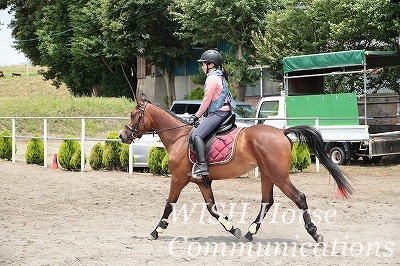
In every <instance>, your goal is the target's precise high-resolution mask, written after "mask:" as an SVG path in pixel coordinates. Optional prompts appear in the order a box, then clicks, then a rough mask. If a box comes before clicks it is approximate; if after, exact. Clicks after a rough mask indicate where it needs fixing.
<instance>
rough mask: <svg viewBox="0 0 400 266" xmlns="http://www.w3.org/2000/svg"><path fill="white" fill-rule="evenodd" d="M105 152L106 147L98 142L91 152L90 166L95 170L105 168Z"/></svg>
mask: <svg viewBox="0 0 400 266" xmlns="http://www.w3.org/2000/svg"><path fill="white" fill-rule="evenodd" d="M103 152H104V147H103V145H101V143H100V142H97V144H96V145H94V146H93V148H92V150H91V151H90V158H89V164H90V167H92V169H93V170H96V171H97V170H100V169H101V167H102V166H103Z"/></svg>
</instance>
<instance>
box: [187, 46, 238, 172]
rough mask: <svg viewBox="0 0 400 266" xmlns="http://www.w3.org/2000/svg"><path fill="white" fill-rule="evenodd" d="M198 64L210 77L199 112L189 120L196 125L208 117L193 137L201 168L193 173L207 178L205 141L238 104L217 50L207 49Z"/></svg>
mask: <svg viewBox="0 0 400 266" xmlns="http://www.w3.org/2000/svg"><path fill="white" fill-rule="evenodd" d="M197 62H200V63H202V66H201V69H202V70H203V72H204V73H205V74H206V75H207V79H206V82H205V84H204V97H203V100H202V102H201V105H200V107H199V110H198V111H197V112H196V113H195V114H194V115H192V116H191V117H190V118H189V122H190V123H193V124H196V121H197V120H198V119H199V118H200V117H201V116H202V115H203V114H204V115H205V118H204V120H203V121H202V122H201V123H200V124H199V125H198V126H197V127H196V128H195V129H194V130H193V132H192V134H191V138H192V139H191V140H192V143H193V144H194V147H195V151H196V158H197V166H198V168H199V169H198V170H197V171H194V173H193V174H194V175H195V176H198V175H202V176H205V175H208V174H209V172H208V164H207V160H206V149H205V145H204V139H205V138H206V137H207V136H208V135H209V134H210V133H211V132H213V131H214V130H215V129H216V128H217V127H218V126H219V125H220V124H221V123H222V121H223V120H224V119H225V118H227V117H228V116H229V115H230V114H231V113H232V111H231V110H232V109H234V108H235V107H236V104H235V101H234V100H233V98H232V95H231V94H230V92H229V89H228V75H227V73H226V71H225V69H224V67H223V66H222V56H221V54H220V53H219V52H218V51H216V50H207V51H205V52H204V53H203V54H202V55H201V57H200V59H199V60H197ZM189 174H190V175H191V174H192V173H189Z"/></svg>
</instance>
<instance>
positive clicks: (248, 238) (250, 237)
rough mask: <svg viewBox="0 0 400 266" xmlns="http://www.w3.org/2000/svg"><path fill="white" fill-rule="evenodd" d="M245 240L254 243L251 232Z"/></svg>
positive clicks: (245, 236)
mask: <svg viewBox="0 0 400 266" xmlns="http://www.w3.org/2000/svg"><path fill="white" fill-rule="evenodd" d="M244 238H246V239H247V241H249V242H251V241H253V234H252V233H250V232H247V233H246V234H245V235H244Z"/></svg>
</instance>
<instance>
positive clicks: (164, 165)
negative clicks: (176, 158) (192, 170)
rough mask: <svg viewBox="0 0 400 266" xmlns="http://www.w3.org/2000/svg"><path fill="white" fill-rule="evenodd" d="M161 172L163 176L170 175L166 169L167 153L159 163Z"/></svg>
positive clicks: (167, 168)
mask: <svg viewBox="0 0 400 266" xmlns="http://www.w3.org/2000/svg"><path fill="white" fill-rule="evenodd" d="M161 172H162V173H163V174H165V175H168V174H170V173H171V172H170V170H169V167H168V152H167V153H166V154H165V156H164V158H163V159H162V161H161Z"/></svg>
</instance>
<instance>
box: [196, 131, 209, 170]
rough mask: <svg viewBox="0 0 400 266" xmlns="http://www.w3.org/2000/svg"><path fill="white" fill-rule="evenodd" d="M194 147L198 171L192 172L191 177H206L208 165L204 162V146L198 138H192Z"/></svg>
mask: <svg viewBox="0 0 400 266" xmlns="http://www.w3.org/2000/svg"><path fill="white" fill-rule="evenodd" d="M194 147H195V150H196V158H197V166H198V168H199V169H198V170H196V171H194V172H193V175H202V176H205V175H208V174H209V172H208V164H207V161H206V146H205V144H204V141H203V140H202V139H201V138H200V137H199V136H196V137H194Z"/></svg>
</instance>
